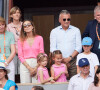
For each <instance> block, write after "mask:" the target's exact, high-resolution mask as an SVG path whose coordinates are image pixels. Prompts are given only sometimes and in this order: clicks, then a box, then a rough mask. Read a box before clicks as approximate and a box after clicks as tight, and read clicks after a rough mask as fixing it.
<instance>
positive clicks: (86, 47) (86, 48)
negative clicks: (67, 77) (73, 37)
mask: <svg viewBox="0 0 100 90" xmlns="http://www.w3.org/2000/svg"><path fill="white" fill-rule="evenodd" d="M91 48H92V45H91V46H89V45H83V50H84V52H86V53H88V52H90V50H91Z"/></svg>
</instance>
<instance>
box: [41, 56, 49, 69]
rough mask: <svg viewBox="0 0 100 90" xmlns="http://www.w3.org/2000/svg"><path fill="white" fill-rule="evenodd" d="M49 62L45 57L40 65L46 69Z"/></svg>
mask: <svg viewBox="0 0 100 90" xmlns="http://www.w3.org/2000/svg"><path fill="white" fill-rule="evenodd" d="M47 62H48V60H47V58H46V57H45V58H44V59H43V60H42V61H41V62H40V65H41V66H43V67H45V66H46V65H47Z"/></svg>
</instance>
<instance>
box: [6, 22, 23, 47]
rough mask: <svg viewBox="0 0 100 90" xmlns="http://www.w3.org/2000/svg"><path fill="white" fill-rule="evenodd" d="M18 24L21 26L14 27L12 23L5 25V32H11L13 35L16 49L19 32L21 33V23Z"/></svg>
mask: <svg viewBox="0 0 100 90" xmlns="http://www.w3.org/2000/svg"><path fill="white" fill-rule="evenodd" d="M20 23H21V24H20V25H18V26H16V25H14V24H13V23H10V24H8V25H7V31H9V32H12V33H13V34H14V37H15V44H16V48H18V47H17V41H18V39H19V35H20V31H21V26H22V22H20ZM17 28H18V29H17Z"/></svg>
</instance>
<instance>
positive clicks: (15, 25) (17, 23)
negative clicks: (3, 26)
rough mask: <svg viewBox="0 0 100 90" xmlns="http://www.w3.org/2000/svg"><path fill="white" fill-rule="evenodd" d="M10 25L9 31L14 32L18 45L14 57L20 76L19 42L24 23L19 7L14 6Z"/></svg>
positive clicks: (11, 11)
mask: <svg viewBox="0 0 100 90" xmlns="http://www.w3.org/2000/svg"><path fill="white" fill-rule="evenodd" d="M9 16H10V23H9V24H8V25H7V30H8V31H9V32H12V33H13V34H14V37H15V45H16V56H15V57H14V59H13V60H14V63H15V73H16V74H19V66H20V60H19V59H18V46H17V41H18V39H19V35H20V31H21V27H22V22H21V10H20V8H19V7H17V6H14V7H12V8H11V10H10V15H9Z"/></svg>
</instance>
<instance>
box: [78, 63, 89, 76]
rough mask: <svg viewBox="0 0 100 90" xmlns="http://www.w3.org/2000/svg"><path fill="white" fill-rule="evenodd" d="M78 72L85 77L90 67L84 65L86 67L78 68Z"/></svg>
mask: <svg viewBox="0 0 100 90" xmlns="http://www.w3.org/2000/svg"><path fill="white" fill-rule="evenodd" d="M80 71H81V74H83V75H87V74H89V71H90V66H89V65H86V66H83V67H80Z"/></svg>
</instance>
